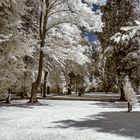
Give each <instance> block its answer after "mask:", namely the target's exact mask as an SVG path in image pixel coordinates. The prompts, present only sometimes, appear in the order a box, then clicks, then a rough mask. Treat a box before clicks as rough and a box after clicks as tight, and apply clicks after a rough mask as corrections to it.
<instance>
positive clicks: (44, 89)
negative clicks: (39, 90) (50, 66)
mask: <svg viewBox="0 0 140 140" xmlns="http://www.w3.org/2000/svg"><path fill="white" fill-rule="evenodd" d="M47 75H48V72H47V71H45V75H44V84H43V97H46V79H47Z"/></svg>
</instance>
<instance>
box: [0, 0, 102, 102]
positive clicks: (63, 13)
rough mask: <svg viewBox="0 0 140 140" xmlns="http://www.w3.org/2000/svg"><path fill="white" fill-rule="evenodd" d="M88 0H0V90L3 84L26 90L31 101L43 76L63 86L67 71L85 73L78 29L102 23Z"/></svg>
mask: <svg viewBox="0 0 140 140" xmlns="http://www.w3.org/2000/svg"><path fill="white" fill-rule="evenodd" d="M92 2H94V1H84V2H82V1H79V0H76V1H75V0H41V1H40V0H23V1H20V0H19V1H18V0H17V1H10V0H9V1H7V0H3V1H1V2H0V7H1V11H0V16H1V19H2V20H1V22H0V29H1V32H0V53H1V58H0V62H1V63H0V67H1V69H0V77H1V78H0V90H1V91H0V93H4V92H5V91H7V90H8V89H11V90H15V91H16V92H21V91H26V92H31V99H30V102H31V103H33V102H36V101H37V100H36V96H37V90H38V88H39V87H40V85H41V82H43V77H46V78H47V79H48V80H47V84H48V85H58V84H59V85H60V86H62V88H63V87H67V85H68V84H69V83H70V81H69V76H68V74H69V73H70V72H72V71H74V73H76V74H78V73H81V71H82V73H81V74H82V75H87V76H88V67H87V65H89V64H90V63H91V62H90V60H89V58H88V56H87V55H86V53H84V52H85V50H88V49H87V48H88V46H89V44H88V41H87V38H86V36H83V35H82V32H88V31H90V30H97V31H101V26H102V22H101V19H100V16H101V14H98V15H96V14H95V13H94V12H93V11H92ZM97 19H98V20H97ZM38 56H39V58H38ZM38 62H39V63H38ZM46 72H48V74H47V76H45V73H46ZM46 78H44V79H46ZM31 83H32V84H31ZM31 85H32V90H31ZM1 95H2V94H1Z"/></svg>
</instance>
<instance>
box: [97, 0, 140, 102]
mask: <svg viewBox="0 0 140 140" xmlns="http://www.w3.org/2000/svg"><path fill="white" fill-rule="evenodd" d="M134 8H135V5H134V1H132V0H130V1H123V0H119V1H118V0H109V1H107V4H106V6H103V7H102V11H103V17H102V19H103V21H104V22H105V27H104V28H103V32H102V33H101V34H99V39H100V41H101V45H102V48H103V54H104V57H103V59H104V61H103V62H104V68H105V71H104V88H105V90H107V91H109V90H112V89H113V88H114V87H115V86H117V87H118V89H119V91H120V93H121V97H120V99H121V100H124V99H125V94H124V90H123V82H124V77H125V76H126V75H129V77H130V80H132V79H133V78H132V77H133V76H132V75H133V73H134V71H136V69H137V65H136V63H135V61H136V59H135V58H134V57H131V55H130V54H131V53H132V52H136V51H137V50H138V42H136V41H134V40H129V41H127V43H122V42H119V43H114V42H113V41H112V40H111V38H112V36H113V35H114V34H116V33H120V32H123V31H120V28H121V27H122V26H127V25H132V24H133V21H134V20H135V18H136V12H135V10H134ZM117 35H118V34H117Z"/></svg>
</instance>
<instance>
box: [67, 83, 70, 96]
mask: <svg viewBox="0 0 140 140" xmlns="http://www.w3.org/2000/svg"><path fill="white" fill-rule="evenodd" d="M67 95H71V85H70V84H69V85H68V92H67Z"/></svg>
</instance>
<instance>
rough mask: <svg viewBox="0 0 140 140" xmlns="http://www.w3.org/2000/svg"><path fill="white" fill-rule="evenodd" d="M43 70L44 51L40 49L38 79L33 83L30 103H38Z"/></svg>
mask: <svg viewBox="0 0 140 140" xmlns="http://www.w3.org/2000/svg"><path fill="white" fill-rule="evenodd" d="M41 46H42V45H41ZM41 48H42V47H41ZM42 71H43V51H42V50H40V56H39V67H38V75H37V80H36V82H34V83H32V90H31V98H30V101H29V103H36V102H37V91H38V88H39V86H40V83H41V78H42Z"/></svg>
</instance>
